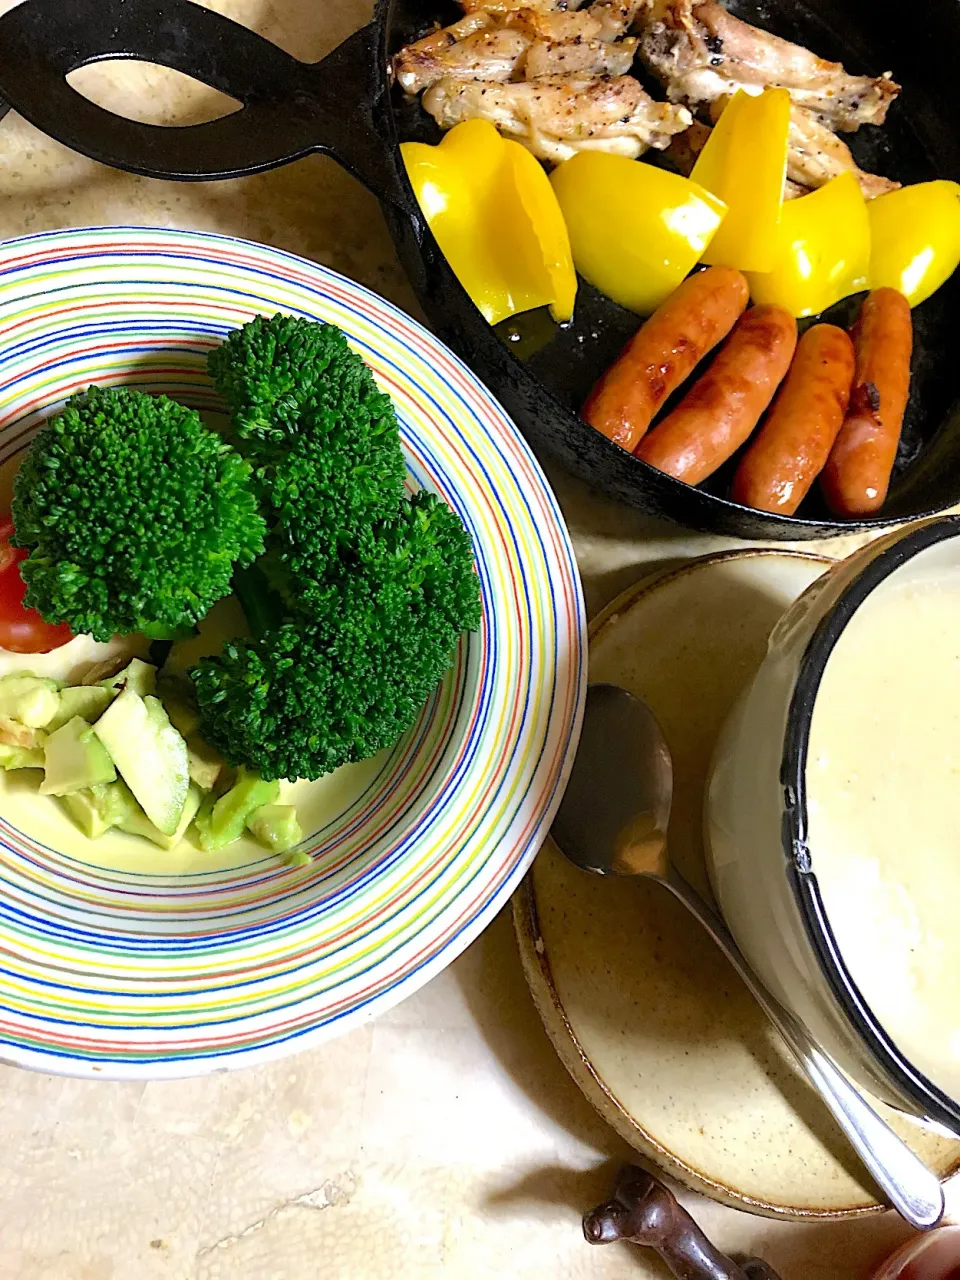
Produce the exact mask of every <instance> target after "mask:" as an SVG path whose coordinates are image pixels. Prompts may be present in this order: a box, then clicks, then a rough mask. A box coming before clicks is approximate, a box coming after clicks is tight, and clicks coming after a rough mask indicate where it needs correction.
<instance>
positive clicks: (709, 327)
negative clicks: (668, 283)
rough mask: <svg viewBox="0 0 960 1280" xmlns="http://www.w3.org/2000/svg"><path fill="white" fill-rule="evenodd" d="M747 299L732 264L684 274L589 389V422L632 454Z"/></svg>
mask: <svg viewBox="0 0 960 1280" xmlns="http://www.w3.org/2000/svg"><path fill="white" fill-rule="evenodd" d="M749 297H750V288H749V285H748V284H747V281H746V278H745V277H744V276H743V275H742V274H741V273H740V272H739V271H734V270H733V269H732V268H731V267H708V268H707V270H706V271H701V272H699V273H698V274H697V275H695V276H688V278H687V279H686V280H684V282H683V284H681V285H680V287H679V288H678V289H676V290H675V291H674V292H673V293H672V294H671V295H670V297H669V298H668V299H667V300H666V302H664V303H663V304H662V305H661V306H660V307H658V308H657V310H656V311H655V312H654V313H653V315H652V316H651V317H650V318H649V320H647V321H646V323H645V324H644V325H643V326H642V327H641V328H640V329H638V330H637V332H636V333H635V334H634V336H633V337H632V338H631V339H630V341H629V342H628V343H627V345H626V346H625V347H624V349H623V351H622V352H621V353H620V355H619V357H618V358H617V360H616V362H615V363H614V364H612V365H611V366H610V368H609V369H608V370H607V372H606V373H605V374H604V375H603V377H602V378H601V379H600V381H599V382H598V383H597V384H596V386H595V387H594V388H593V390H592V391H591V392H590V395H589V397H588V398H587V402H586V404H585V405H584V406H583V416H584V418H586V420H587V422H589V423H590V424H591V426H594V427H596V428H597V430H598V431H602V432H603V434H604V435H605V436H608V437H609V438H610V439H611V440H613V441H614V443H616V444H619V445H621V446H622V447H623V448H624V449H626V450H627V451H628V452H632V451H633V450H634V448H636V445H637V442H638V441H639V440H640V438H641V436H642V435H643V434H644V433H645V431H646V430H647V427H649V425H650V423H651V422H652V421H653V419H654V416H655V415H656V413H657V410H658V409H659V408H660V406H661V405H662V404H663V402H664V401H665V400H666V399H667V397H668V396H669V395H671V394H672V393H673V392H674V391H676V389H677V387H679V386H680V384H681V383H682V382H685V381H686V379H687V378H689V376H690V374H691V373H693V370H694V369H695V368H696V366H697V364H699V362H700V361H701V360H702V359H703V357H704V356H705V355H706V354H707V352H708V351H712V350H713V348H714V347H715V346H716V345H717V343H718V342H720V340H721V339H722V338H725V337H726V336H727V334H728V333H729V332H730V330H731V329H732V328H733V326H734V324H735V323H736V321H737V317H738V316H740V315H741V314H742V313H743V310H744V308H745V307H746V305H747V302H748V300H749Z"/></svg>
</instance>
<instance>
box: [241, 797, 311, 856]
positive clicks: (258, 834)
mask: <svg viewBox="0 0 960 1280" xmlns="http://www.w3.org/2000/svg"><path fill="white" fill-rule="evenodd" d="M247 827H248V829H249V830H250V832H251V833H252V834H253V836H254V838H255V839H256V840H259V841H260V843H261V844H262V845H265V846H266V847H267V848H268V849H269V850H270V851H271V852H272V853H286V852H287V851H288V850H289V849H292V848H293V847H294V845H297V844H299V843H300V841H301V840H302V839H303V829H302V827H301V826H300V823H299V822H298V821H297V810H296V808H295V807H294V806H293V805H292V804H262V805H261V806H260V808H259V809H254V811H253V813H251V815H250V817H249V818H248V819H247Z"/></svg>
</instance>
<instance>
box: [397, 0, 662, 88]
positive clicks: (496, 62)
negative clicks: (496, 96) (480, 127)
mask: <svg viewBox="0 0 960 1280" xmlns="http://www.w3.org/2000/svg"><path fill="white" fill-rule="evenodd" d="M642 2H643V0H635V2H634V3H630V4H620V3H618V2H617V0H609V2H608V0H598V2H597V3H596V4H594V5H593V6H591V8H590V9H589V10H583V11H582V12H579V13H578V12H576V11H575V10H570V11H567V12H543V11H541V10H538V9H534V8H530V7H529V6H527V7H525V8H519V9H515V10H513V11H512V12H510V13H507V14H491V13H488V12H483V11H480V10H478V11H476V12H473V13H468V14H467V15H466V16H465V17H463V18H461V19H460V20H459V22H455V23H453V24H452V25H451V26H449V27H444V28H443V29H442V30H440V31H434V32H431V34H430V35H428V36H425V37H424V38H423V39H422V40H417V41H416V42H415V43H413V44H409V45H407V46H406V48H404V49H401V50H400V52H399V53H398V54H397V56H396V57H395V58H394V60H393V72H394V75H395V76H396V79H397V80H398V82H399V83H400V86H401V87H402V88H403V89H404V90H405V92H407V93H410V94H414V93H419V92H420V91H421V90H422V89H427V88H429V86H430V85H432V84H434V83H435V81H437V80H439V79H440V78H441V76H456V77H457V78H458V79H460V80H496V81H502V82H505V81H508V80H520V79H524V78H526V79H527V80H535V79H539V78H541V77H543V76H550V77H553V76H563V75H576V76H581V77H589V76H622V75H626V73H627V72H628V71H629V70H630V67H631V66H632V64H633V59H634V56H635V54H636V51H637V41H636V39H632V38H628V39H614V38H613V35H612V34H611V33H613V32H614V31H616V32H617V34H619V35H620V36H622V35H623V32H624V31H625V30H626V26H627V24H628V23H629V22H630V21H632V19H633V16H634V13H635V11H636V9H637V7H638V4H639V3H642Z"/></svg>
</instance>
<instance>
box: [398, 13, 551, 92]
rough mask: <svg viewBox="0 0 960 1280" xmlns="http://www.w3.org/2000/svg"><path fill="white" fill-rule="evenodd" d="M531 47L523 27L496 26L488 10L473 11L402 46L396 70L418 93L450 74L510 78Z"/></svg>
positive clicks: (406, 87)
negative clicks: (404, 46)
mask: <svg viewBox="0 0 960 1280" xmlns="http://www.w3.org/2000/svg"><path fill="white" fill-rule="evenodd" d="M529 47H530V38H529V37H528V36H527V35H526V34H525V33H524V32H523V31H522V30H513V29H512V28H510V27H505V26H495V25H493V23H492V21H491V19H490V18H489V17H488V16H487V15H486V14H482V13H479V14H472V15H468V16H467V17H465V18H461V19H460V21H459V22H455V23H454V24H453V26H451V27H445V28H444V30H442V31H436V32H434V33H433V34H432V35H429V36H426V37H425V38H424V39H423V40H418V41H417V42H416V43H415V44H409V45H407V47H406V48H405V49H401V51H400V52H399V53H398V54H397V56H396V58H395V59H394V63H393V70H394V75H395V76H396V78H397V80H398V81H399V82H400V85H401V87H402V88H403V89H404V90H405V91H406V92H407V93H419V92H420V90H421V89H426V88H427V87H428V86H429V85H431V84H433V83H434V81H435V80H439V79H440V77H441V76H447V75H454V76H459V77H460V78H461V79H463V80H510V79H512V78H513V76H514V73H515V71H516V68H517V64H518V63H519V61H520V60H521V58H523V57H525V55H526V53H527V50H528V49H529Z"/></svg>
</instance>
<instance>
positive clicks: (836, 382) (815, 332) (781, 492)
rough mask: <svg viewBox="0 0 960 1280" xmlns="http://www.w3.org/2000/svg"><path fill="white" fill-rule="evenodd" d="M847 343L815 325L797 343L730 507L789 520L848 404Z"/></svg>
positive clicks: (740, 470) (828, 327) (832, 328)
mask: <svg viewBox="0 0 960 1280" xmlns="http://www.w3.org/2000/svg"><path fill="white" fill-rule="evenodd" d="M853 369H854V353H853V343H852V342H851V341H850V338H849V336H848V334H847V333H846V331H845V330H844V329H838V328H837V326H836V325H833V324H815V325H814V326H813V327H812V328H810V329H808V330H807V332H806V333H805V334H804V335H803V337H802V338H801V339H800V341H799V342H798V343H797V354H796V355H795V356H794V358H793V364H792V365H791V366H790V372H789V373H788V374H787V377H786V381H785V382H784V384H783V386H782V387H781V388H780V391H779V393H778V394H777V398H776V400H775V401H774V405H773V408H772V409H771V410H770V416H769V418H767V420H766V422H765V423H764V424H763V426H762V427H761V428H760V433H759V434H758V436H757V438H756V439H755V440H754V441H753V443H752V444H751V445H750V448H749V449H748V450H747V452H746V453H745V454H744V456H743V459H742V461H741V463H740V465H739V467H737V473H736V475H735V476H734V477H733V487H732V488H731V491H730V496H731V498H732V499H733V501H734V502H741V503H743V505H744V506H745V507H755V508H756V509H757V510H759V511H773V512H776V513H777V514H779V515H784V516H792V515H793V513H794V512H795V511H796V509H797V507H799V505H800V503H801V502H802V501H803V500H804V498H805V497H806V496H807V494H808V493H809V491H810V486H811V485H812V484H813V482H814V480H816V478H817V476H818V475H819V474H820V472H821V471H822V470H823V468H824V466H825V465H826V461H827V458H828V457H829V456H830V450H831V448H832V447H833V442H834V440H836V438H837V433H838V432H839V430H840V428H841V426H842V425H843V418H844V415H845V414H846V412H847V404H848V403H849V400H850V386H851V384H852V382H853Z"/></svg>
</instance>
